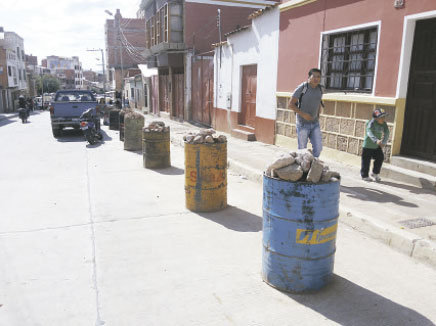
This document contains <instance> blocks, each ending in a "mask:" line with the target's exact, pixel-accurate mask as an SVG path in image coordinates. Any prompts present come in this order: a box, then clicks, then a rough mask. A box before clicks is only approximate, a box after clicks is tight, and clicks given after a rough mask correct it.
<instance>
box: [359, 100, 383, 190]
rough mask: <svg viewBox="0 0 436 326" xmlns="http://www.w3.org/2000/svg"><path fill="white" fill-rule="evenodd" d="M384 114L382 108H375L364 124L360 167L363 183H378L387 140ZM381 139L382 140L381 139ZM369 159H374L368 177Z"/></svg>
mask: <svg viewBox="0 0 436 326" xmlns="http://www.w3.org/2000/svg"><path fill="white" fill-rule="evenodd" d="M385 116H386V112H385V110H383V109H382V108H376V109H375V110H374V112H373V113H372V119H371V120H369V121H368V122H367V123H366V133H365V139H364V141H363V150H362V167H361V169H360V175H361V176H362V179H363V180H365V181H372V180H373V179H372V178H374V180H375V181H377V182H379V181H380V180H381V178H380V175H379V174H380V170H381V167H382V164H383V161H384V159H385V156H384V154H383V150H382V149H383V147H384V146H385V145H386V144H387V142H388V139H389V128H388V125H387V124H386V122H385ZM382 137H383V138H382ZM371 159H374V165H373V168H372V173H371V177H372V178H371V177H370V176H369V175H368V172H369V166H370V164H371Z"/></svg>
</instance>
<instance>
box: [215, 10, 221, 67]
mask: <svg viewBox="0 0 436 326" xmlns="http://www.w3.org/2000/svg"><path fill="white" fill-rule="evenodd" d="M216 23H217V26H218V35H219V42H220V43H219V44H220V46H219V49H220V68H221V9H218V16H217V18H216Z"/></svg>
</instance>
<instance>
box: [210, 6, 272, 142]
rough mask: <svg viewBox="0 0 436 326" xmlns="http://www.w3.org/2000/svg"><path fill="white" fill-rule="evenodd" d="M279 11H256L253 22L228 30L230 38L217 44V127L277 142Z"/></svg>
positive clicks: (215, 60) (215, 88) (215, 85)
mask: <svg viewBox="0 0 436 326" xmlns="http://www.w3.org/2000/svg"><path fill="white" fill-rule="evenodd" d="M279 14H280V13H279V10H278V8H277V7H271V8H268V9H265V10H260V11H258V12H255V13H254V14H253V15H252V16H251V17H252V20H251V26H246V27H242V28H240V29H238V30H236V31H235V32H231V33H229V34H227V42H224V43H223V44H221V45H219V46H217V47H216V48H215V54H214V67H215V69H214V70H215V73H214V74H215V76H214V101H215V103H214V108H215V116H216V117H217V120H216V128H217V129H219V130H224V131H231V133H232V135H234V136H237V135H236V134H237V133H238V131H241V132H242V133H245V134H246V133H247V132H248V133H250V132H251V133H252V134H255V137H256V139H257V140H260V141H262V142H266V143H273V142H274V121H275V118H276V110H275V101H276V98H275V93H276V85H277V64H278V41H279ZM223 114H224V115H226V118H225V119H223V118H220V116H222V115H223ZM223 123H224V124H227V126H226V125H223Z"/></svg>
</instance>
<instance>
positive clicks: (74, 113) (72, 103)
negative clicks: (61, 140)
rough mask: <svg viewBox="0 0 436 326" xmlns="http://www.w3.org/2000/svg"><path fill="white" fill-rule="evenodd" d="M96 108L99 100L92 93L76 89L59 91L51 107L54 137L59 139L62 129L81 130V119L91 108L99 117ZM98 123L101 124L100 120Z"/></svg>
mask: <svg viewBox="0 0 436 326" xmlns="http://www.w3.org/2000/svg"><path fill="white" fill-rule="evenodd" d="M96 107H97V100H96V99H95V97H94V94H93V93H92V92H90V91H86V90H76V89H73V90H61V91H57V92H56V95H55V97H54V99H53V100H52V102H51V105H50V119H51V128H52V131H53V136H54V137H59V136H60V133H61V131H62V129H63V128H66V127H73V128H75V129H79V128H80V121H79V117H80V115H81V114H82V113H83V112H85V111H86V110H88V109H89V108H93V109H94V110H93V111H94V115H95V116H96V117H97V116H98V112H97V110H96ZM97 119H98V118H97ZM98 122H100V120H99V119H98ZM97 127H99V126H97Z"/></svg>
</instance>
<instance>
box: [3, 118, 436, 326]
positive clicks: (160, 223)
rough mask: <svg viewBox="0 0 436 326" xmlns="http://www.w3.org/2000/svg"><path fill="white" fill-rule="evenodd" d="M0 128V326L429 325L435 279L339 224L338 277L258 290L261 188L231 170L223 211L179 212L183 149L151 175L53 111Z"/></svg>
mask: <svg viewBox="0 0 436 326" xmlns="http://www.w3.org/2000/svg"><path fill="white" fill-rule="evenodd" d="M29 120H30V123H28V124H21V122H19V121H18V120H17V119H16V118H14V119H12V120H8V121H2V122H0V261H1V262H2V263H1V264H0V326H27V325H31V326H33V325H35V326H36V325H38V326H39V325H41V326H51V325H56V326H57V325H63V326H67V325H71V326H81V325H83V326H92V325H97V326H100V325H109V326H124V325H127V326H130V325H135V326H137V325H147V326H148V325H159V326H161V325H253V326H254V325H267V326H269V325H277V326H279V325H280V326H282V325H358V326H360V325H362V326H367V325H374V326H377V325H395V326H396V325H419V326H423V325H435V322H436V309H435V305H434V302H436V271H435V270H433V269H431V268H429V267H427V266H425V265H423V264H420V263H417V262H415V261H413V260H411V259H410V258H408V257H407V256H405V255H403V254H400V253H397V252H395V251H393V250H392V249H390V248H389V247H387V246H385V245H383V244H380V243H378V242H376V241H374V240H372V239H369V238H367V237H366V236H364V235H363V234H361V233H359V232H357V231H355V230H353V229H351V228H349V227H347V226H344V225H343V224H339V231H338V236H337V252H336V260H335V274H334V277H333V281H332V282H331V284H330V285H328V286H327V287H326V288H325V289H323V290H321V291H320V292H318V293H314V294H300V295H296V294H288V293H283V292H280V291H278V290H276V289H274V288H272V287H270V286H269V285H267V284H266V283H264V282H262V279H261V275H260V270H261V264H262V255H261V253H262V245H261V241H262V188H261V186H260V185H259V184H257V183H253V182H251V181H249V180H246V179H244V178H241V177H240V176H239V175H237V174H233V173H232V172H230V171H229V173H228V204H229V207H228V208H227V209H225V210H223V211H220V212H216V213H208V214H197V213H193V212H190V211H188V210H186V208H185V197H184V157H183V155H184V154H183V149H182V148H181V147H178V146H174V147H173V146H172V147H171V157H172V167H171V168H168V169H164V170H156V171H153V170H147V169H144V168H143V167H142V154H141V153H135V152H127V151H124V150H123V143H122V142H120V141H119V140H118V132H116V131H111V130H108V129H107V127H104V133H105V139H104V142H103V143H100V144H96V145H93V146H90V145H87V144H86V143H85V141H84V140H83V137H82V136H81V134H80V133H78V132H74V131H66V132H65V133H64V135H63V136H62V137H61V138H59V139H55V138H53V137H52V135H51V130H50V121H49V114H48V112H43V113H36V114H34V115H32V116H31V117H30V119H29Z"/></svg>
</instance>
